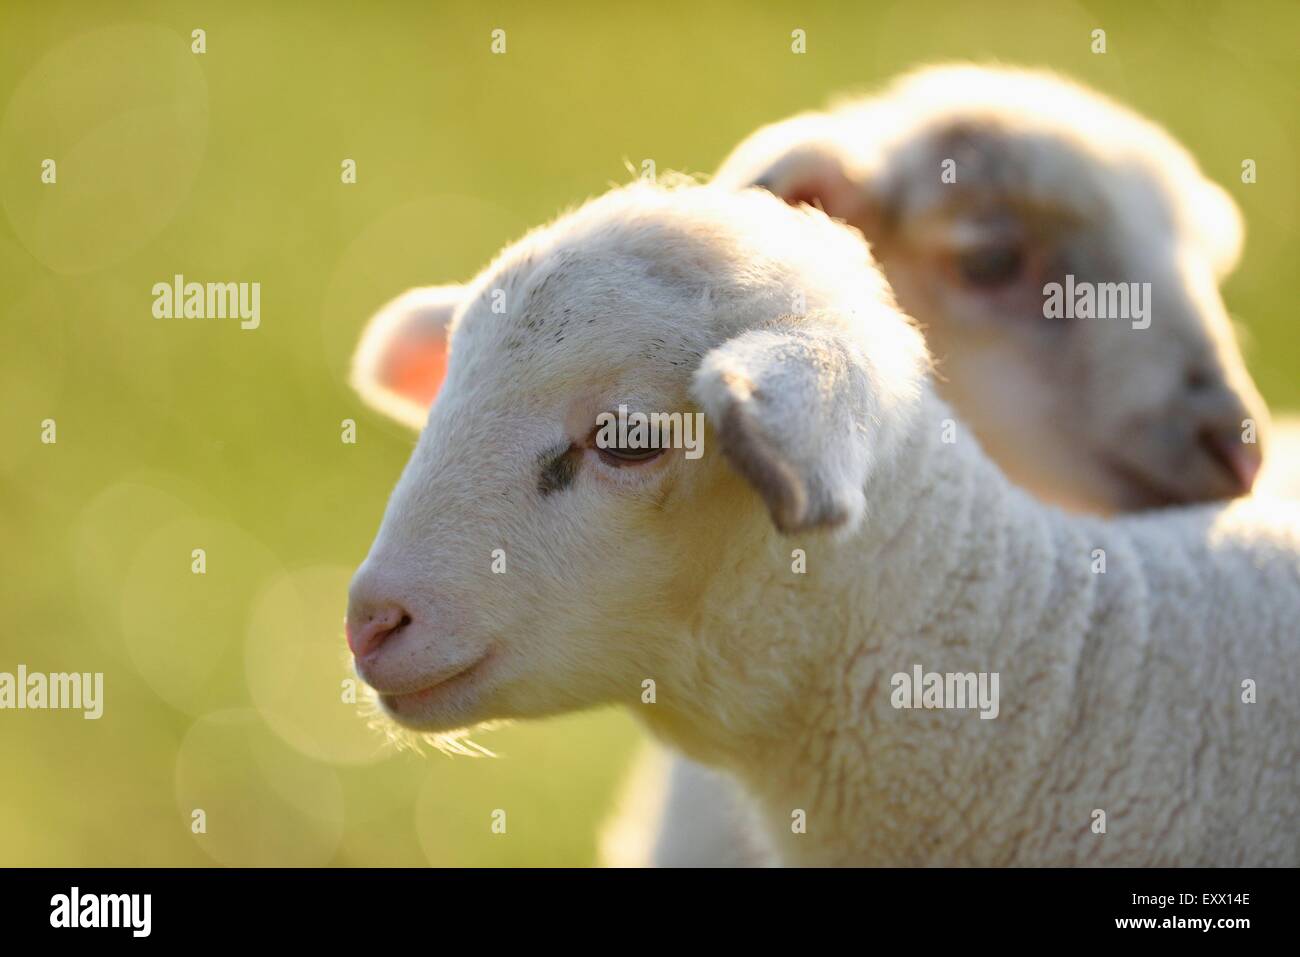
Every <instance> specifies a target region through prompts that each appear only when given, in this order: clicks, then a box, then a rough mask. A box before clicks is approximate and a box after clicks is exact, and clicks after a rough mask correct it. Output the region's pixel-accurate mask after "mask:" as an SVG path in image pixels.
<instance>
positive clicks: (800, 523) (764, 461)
mask: <svg viewBox="0 0 1300 957" xmlns="http://www.w3.org/2000/svg"><path fill="white" fill-rule="evenodd" d="M870 378H871V377H870V373H869V367H868V364H867V363H866V362H865V360H864V358H863V356H862V355H861V353H860V351H859V350H858V348H857V345H856V343H855V342H853V341H852V340H851V339H850V338H849V337H848V336H847V335H846V334H844V332H843V330H841V329H836V328H835V327H830V328H823V327H822V326H821V325H817V326H812V327H808V326H805V325H799V326H783V327H780V328H771V329H757V330H751V331H750V332H746V333H744V334H742V335H740V336H738V337H736V338H735V339H732V340H730V341H728V342H725V343H723V344H722V345H721V346H718V347H717V348H716V349H714V350H713V351H712V352H710V353H709V354H708V355H706V356H705V357H704V361H703V362H702V363H701V365H700V368H699V370H698V371H697V372H696V374H695V383H694V388H693V392H694V394H695V398H696V401H698V402H699V404H700V406H701V408H702V409H703V410H704V414H705V418H706V420H707V421H709V422H711V423H712V425H713V429H714V433H715V434H716V436H717V438H718V441H719V443H720V445H721V447H722V451H723V454H724V455H725V456H726V457H727V459H728V460H729V461H730V462H731V464H732V465H733V466H734V467H735V468H736V469H737V471H739V472H740V474H741V475H743V476H744V477H745V478H746V479H747V480H748V481H749V483H750V485H752V486H753V487H754V489H755V490H756V491H757V492H758V493H759V495H761V496H762V497H763V499H764V501H765V502H766V503H767V507H768V510H769V511H770V512H771V515H772V521H773V522H774V523H775V524H776V527H777V528H778V529H780V530H781V531H782V532H785V533H791V532H799V531H805V530H808V529H815V528H842V529H851V528H853V527H854V526H855V525H856V524H857V523H858V522H859V521H860V520H861V518H862V514H863V510H864V508H865V505H866V501H865V496H864V489H863V486H864V484H865V482H866V478H867V472H868V469H869V467H870V465H871V459H872V455H871V447H870V445H869V443H868V436H867V428H868V424H869V423H870V422H872V421H873V420H875V419H876V416H875V409H874V399H873V395H872V390H871V388H870Z"/></svg>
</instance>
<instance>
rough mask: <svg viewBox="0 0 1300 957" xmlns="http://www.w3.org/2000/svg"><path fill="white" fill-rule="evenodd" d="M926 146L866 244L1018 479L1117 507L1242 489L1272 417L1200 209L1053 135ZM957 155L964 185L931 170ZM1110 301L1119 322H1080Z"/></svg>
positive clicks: (1139, 170) (1076, 500) (970, 415)
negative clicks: (1203, 237) (1247, 360)
mask: <svg viewBox="0 0 1300 957" xmlns="http://www.w3.org/2000/svg"><path fill="white" fill-rule="evenodd" d="M954 137H956V138H958V139H960V140H961V141H962V142H959V143H954V142H953V138H954ZM917 145H918V151H917V154H915V155H913V154H911V153H910V151H909V153H908V154H907V155H904V156H901V157H899V158H898V161H897V169H898V170H899V173H898V175H899V176H901V177H904V178H906V180H907V182H903V183H899V182H895V183H893V184H892V188H893V192H892V193H891V198H892V202H893V205H892V206H891V208H890V216H891V222H889V223H887V224H886V223H880V222H876V223H873V224H871V225H870V226H869V228H871V229H872V230H873V233H874V235H875V237H876V242H875V244H874V247H873V248H874V250H875V252H876V254H877V256H878V257H879V258H880V260H881V263H882V266H883V267H884V269H885V272H886V275H887V276H888V278H889V280H890V283H891V284H892V285H893V287H894V289H895V292H896V294H897V296H898V300H899V303H900V304H901V305H902V306H903V308H904V309H905V310H907V311H908V312H909V313H911V314H912V315H913V316H915V317H916V318H917V319H918V320H920V321H921V323H922V324H923V325H924V327H925V329H926V336H927V340H928V341H929V343H930V347H931V349H932V350H933V352H934V353H935V355H936V357H937V358H938V360H939V363H940V378H939V385H940V389H941V391H943V392H944V393H945V395H946V396H947V397H948V398H949V400H950V401H952V402H953V404H954V405H955V406H956V407H957V409H958V410H959V411H960V413H961V414H962V417H963V419H964V420H965V421H966V422H967V424H969V425H970V426H971V427H972V428H973V429H974V430H975V432H976V433H977V434H978V435H979V437H980V439H981V441H982V442H983V443H984V444H985V446H986V448H988V450H989V451H990V453H991V454H992V455H993V456H994V458H995V459H997V460H998V462H999V463H1000V464H1001V465H1002V466H1003V468H1004V469H1005V470H1006V471H1007V473H1008V474H1009V475H1010V477H1011V478H1012V479H1013V480H1015V481H1017V482H1018V483H1020V484H1022V485H1025V486H1027V487H1029V488H1030V489H1032V490H1034V491H1035V492H1037V493H1038V494H1039V495H1040V496H1042V497H1045V498H1049V499H1052V500H1056V501H1064V502H1066V503H1068V504H1073V505H1078V506H1084V507H1087V506H1092V507H1098V506H1100V507H1102V508H1107V509H1121V510H1123V509H1135V508H1143V507H1150V506H1154V505H1162V504H1168V503H1177V502H1190V501H1201V500H1207V499H1216V498H1228V497H1231V496H1234V495H1240V494H1243V493H1245V492H1247V491H1249V489H1250V487H1251V484H1252V482H1253V480H1254V477H1255V474H1256V472H1257V471H1258V468H1259V463H1260V449H1261V444H1260V440H1261V439H1262V431H1263V430H1264V428H1265V424H1266V415H1267V413H1266V411H1265V409H1264V406H1263V402H1262V400H1261V399H1260V396H1259V394H1258V392H1257V391H1256V389H1255V386H1254V383H1253V382H1252V380H1251V378H1250V376H1249V374H1248V373H1247V371H1246V369H1245V366H1244V364H1243V362H1242V359H1241V354H1240V352H1239V350H1238V349H1237V346H1236V343H1235V340H1234V336H1233V332H1232V329H1231V325H1230V322H1229V320H1228V316H1227V313H1226V311H1225V309H1224V305H1223V302H1222V299H1221V297H1220V295H1219V292H1218V289H1217V287H1216V284H1215V276H1216V263H1215V262H1214V261H1213V259H1212V257H1211V254H1210V251H1209V250H1207V249H1205V248H1204V247H1203V246H1202V245H1201V244H1200V243H1199V242H1198V241H1196V239H1195V237H1193V236H1190V235H1188V234H1187V232H1186V229H1185V226H1184V223H1183V222H1182V217H1184V216H1185V215H1186V211H1185V210H1184V209H1181V208H1180V206H1185V205H1186V204H1188V203H1190V202H1193V201H1194V200H1193V199H1192V198H1190V197H1183V198H1175V197H1172V196H1170V195H1169V194H1168V188H1169V187H1168V184H1167V183H1166V182H1165V181H1164V180H1163V179H1162V178H1161V177H1159V176H1158V175H1156V174H1155V173H1154V172H1153V171H1152V170H1151V169H1149V168H1145V167H1143V166H1136V165H1135V166H1131V167H1127V168H1116V167H1107V166H1105V165H1104V164H1103V163H1102V162H1101V160H1100V159H1099V158H1097V157H1095V156H1092V155H1089V154H1087V153H1086V152H1085V151H1083V150H1082V149H1080V148H1078V147H1077V146H1076V145H1075V144H1070V143H1067V142H1063V141H1060V140H1056V141H1051V140H1045V141H1041V142H1034V141H1032V140H1031V139H1025V138H1022V139H1020V140H1018V141H1014V142H1008V141H1006V140H1005V139H1002V138H1001V137H1000V136H998V135H996V134H990V133H987V132H984V133H972V132H971V131H969V130H962V131H957V132H954V131H948V132H947V133H945V134H936V135H935V137H933V139H931V140H928V141H924V142H922V143H919V144H917ZM1043 154H1046V155H1043ZM952 155H955V156H957V157H958V161H959V163H961V166H960V168H961V169H962V171H963V174H964V181H963V180H962V179H959V180H958V182H957V183H956V184H944V183H941V182H940V181H939V180H938V179H937V178H934V177H924V176H922V175H918V174H919V173H920V171H922V170H932V169H937V168H939V163H940V162H941V158H942V157H944V156H952ZM1049 156H1050V160H1049V159H1048V158H1047V157H1049ZM1035 177H1036V178H1037V180H1038V182H1036V183H1035V184H1034V187H1033V190H1032V191H1031V190H1030V189H1028V188H1027V186H1026V184H1027V183H1028V182H1030V181H1031V180H1032V179H1034V178H1035ZM1203 185H1204V188H1205V189H1206V190H1207V191H1209V190H1211V189H1215V187H1213V186H1212V185H1211V184H1209V183H1205V184H1203ZM1211 198H1212V199H1213V200H1217V199H1218V197H1213V196H1212V194H1211ZM1048 290H1059V297H1057V298H1054V296H1053V293H1050V292H1048ZM1112 291H1113V292H1112ZM1112 295H1114V296H1116V297H1119V296H1121V295H1122V296H1123V297H1124V300H1127V308H1126V309H1121V310H1120V312H1119V314H1118V315H1111V316H1108V317H1107V316H1097V317H1093V318H1086V317H1084V316H1081V315H1079V314H1078V313H1079V307H1080V296H1093V297H1095V298H1094V302H1096V303H1097V305H1096V307H1095V308H1096V309H1097V311H1099V312H1100V311H1102V310H1103V309H1108V308H1110V307H1111V306H1112V305H1120V306H1121V307H1122V306H1123V304H1124V300H1122V299H1120V298H1113V299H1112V298H1111V296H1112ZM1103 300H1104V301H1103ZM1058 306H1059V309H1058ZM1047 312H1050V313H1052V315H1046V314H1045V313H1047ZM1248 422H1253V423H1254V425H1253V426H1249V425H1248ZM1243 436H1245V437H1247V438H1251V437H1252V436H1253V438H1254V440H1255V441H1254V442H1253V444H1252V442H1249V441H1243Z"/></svg>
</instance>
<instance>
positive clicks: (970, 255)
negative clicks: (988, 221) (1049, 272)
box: [957, 244, 1025, 289]
mask: <svg viewBox="0 0 1300 957" xmlns="http://www.w3.org/2000/svg"><path fill="white" fill-rule="evenodd" d="M1024 266H1025V254H1024V250H1023V249H1021V248H1020V246H1018V245H1009V244H1003V245H996V246H980V247H978V248H976V249H972V250H970V251H969V252H965V253H962V254H961V255H960V256H959V257H958V259H957V268H958V269H959V270H960V271H961V277H962V279H963V280H965V281H966V283H968V284H969V285H972V286H977V287H979V288H981V289H992V288H995V287H997V286H1005V285H1006V284H1007V283H1009V282H1014V281H1015V280H1016V279H1017V278H1018V277H1019V276H1020V273H1021V271H1022V270H1023V269H1024Z"/></svg>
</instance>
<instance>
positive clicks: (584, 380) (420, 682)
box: [348, 185, 926, 730]
mask: <svg viewBox="0 0 1300 957" xmlns="http://www.w3.org/2000/svg"><path fill="white" fill-rule="evenodd" d="M439 295H440V293H439V292H436V291H435V292H433V293H431V294H430V303H428V304H427V308H426V307H424V306H420V305H419V303H418V302H414V301H413V300H410V299H408V300H407V302H406V308H407V310H408V312H409V317H410V321H409V322H405V323H404V322H402V321H400V320H398V319H394V318H393V315H392V312H391V310H390V312H389V313H388V314H387V315H386V316H384V317H382V318H381V319H380V320H379V326H378V327H377V328H376V330H375V331H372V332H371V333H369V334H368V335H367V336H366V339H365V344H364V346H363V348H362V349H361V350H360V353H359V360H358V366H357V368H356V376H357V379H358V381H357V384H358V385H359V386H360V387H361V388H362V389H363V391H364V392H365V393H367V394H369V395H374V394H375V390H376V389H380V390H381V391H383V392H386V393H388V394H389V396H390V398H391V396H392V395H399V396H400V394H401V393H402V392H403V390H404V389H408V388H409V389H413V390H414V394H413V395H411V396H410V398H411V400H412V401H413V403H418V402H419V401H420V400H419V396H420V395H422V394H426V393H427V392H428V391H429V387H428V383H418V384H413V383H411V382H409V381H408V380H406V379H403V377H402V376H401V375H398V373H399V372H400V371H401V370H402V369H404V368H407V367H409V366H410V365H411V364H412V363H414V364H415V365H416V366H417V367H420V366H421V365H423V366H424V367H429V368H433V367H436V365H437V363H436V362H432V363H423V364H422V363H421V362H420V360H418V359H410V360H409V361H408V362H406V363H402V362H393V361H388V360H386V359H385V358H384V357H385V356H386V355H391V354H393V352H394V350H396V351H407V352H409V351H410V350H412V349H418V348H421V346H420V344H421V343H424V344H425V345H426V346H428V345H429V344H430V343H436V339H437V337H436V336H433V335H430V334H429V333H430V329H433V328H436V327H438V326H439V321H438V319H437V317H438V316H439V315H441V316H443V317H445V316H446V314H447V310H446V309H442V310H440V309H439V308H438V307H437V303H436V302H435V301H433V300H436V298H437V297H438V296H439ZM416 298H417V299H418V296H417V297H416ZM413 302H414V306H413ZM452 311H454V316H453V317H452V319H451V322H450V328H451V333H450V342H451V349H450V361H449V362H448V364H447V375H446V379H445V381H444V382H443V383H442V387H441V389H440V391H439V393H438V398H437V401H436V402H435V403H434V405H433V407H432V409H431V410H430V412H429V415H428V419H427V422H426V424H425V426H424V429H423V432H422V433H421V435H420V438H419V442H418V444H417V446H416V448H415V451H414V453H413V454H412V456H411V459H410V462H409V463H408V464H407V466H406V468H405V470H404V472H403V474H402V476H401V479H400V480H399V482H398V484H397V487H396V489H395V491H394V492H393V494H392V498H391V500H390V502H389V504H388V508H387V511H386V512H385V515H384V519H383V522H382V525H381V528H380V530H379V533H378V535H377V537H376V539H375V542H374V544H373V546H372V548H371V551H370V554H369V555H368V557H367V558H366V560H365V562H364V564H363V565H362V567H361V568H360V569H359V570H358V572H357V574H356V577H355V579H354V581H353V584H352V590H351V595H350V607H349V610H348V637H349V644H350V645H351V647H352V649H353V652H354V654H355V656H356V662H357V668H358V672H359V673H360V674H361V676H362V677H363V678H364V679H365V680H366V681H367V682H368V683H369V684H370V685H371V686H372V687H374V688H375V689H376V690H377V691H378V692H379V693H380V696H381V701H382V703H383V706H384V708H385V710H386V711H387V712H388V713H389V714H390V715H392V716H393V717H394V718H395V719H396V720H397V721H398V722H400V723H402V724H405V725H407V726H409V727H412V728H418V729H426V730H447V729H452V728H458V727H463V726H466V725H470V724H474V723H477V722H480V721H485V720H491V719H500V718H510V717H524V716H539V715H545V714H549V713H553V712H557V711H563V710H568V709H572V708H577V707H583V706H588V705H593V704H598V703H602V702H610V701H615V700H632V699H634V698H635V696H636V695H637V694H639V693H640V691H641V682H642V680H643V679H644V678H645V676H647V675H662V674H664V673H665V672H666V671H667V670H671V669H672V668H673V667H678V666H680V665H681V663H682V662H688V661H689V660H690V659H691V658H692V657H696V656H695V655H693V654H692V652H691V650H690V649H685V648H682V647H677V646H674V644H673V640H674V639H673V638H672V636H673V635H684V634H687V633H689V632H690V630H691V627H692V624H691V622H692V616H694V615H696V614H698V612H699V604H700V602H699V600H698V599H699V596H700V595H701V594H702V592H703V591H704V590H705V589H708V588H710V586H711V582H712V581H713V579H714V576H715V575H716V574H718V572H719V569H722V568H724V567H727V566H728V565H734V563H735V562H736V560H737V556H743V555H746V554H753V550H754V549H755V548H757V547H759V546H760V545H761V543H762V541H763V539H764V538H765V537H768V538H770V537H772V536H775V535H776V534H778V532H777V529H780V530H783V531H792V530H804V531H806V530H812V529H819V528H836V529H840V530H845V529H849V528H852V527H853V526H854V524H855V523H856V522H857V521H858V520H859V518H860V516H861V515H862V513H863V510H864V502H863V485H864V479H865V477H866V475H867V470H868V469H869V467H870V466H871V464H872V462H873V461H876V460H878V459H879V457H881V456H886V455H889V454H891V448H892V445H891V443H893V442H896V441H897V440H898V439H897V436H896V435H895V434H894V433H892V432H891V431H890V430H888V429H874V428H873V431H872V434H870V435H868V434H867V429H868V428H872V426H871V425H870V423H874V422H881V421H891V420H894V419H896V418H897V416H896V415H895V414H894V412H895V411H897V410H898V409H901V408H902V407H906V406H909V405H910V404H911V403H913V402H915V401H916V396H917V394H918V390H919V388H920V385H919V384H920V381H921V376H922V373H921V369H922V366H923V364H924V363H925V361H926V355H925V350H924V343H923V341H922V339H921V336H920V334H919V333H918V332H916V331H915V330H914V328H913V327H912V326H911V325H910V324H909V323H908V322H907V321H906V320H905V319H904V318H903V317H902V316H901V314H899V313H898V312H897V311H896V309H895V307H893V305H892V303H891V302H890V300H889V296H888V293H887V291H886V288H885V286H884V284H883V281H882V280H881V278H880V277H879V274H878V271H877V270H876V269H875V268H874V266H873V265H872V263H871V261H870V256H869V253H868V252H867V250H866V247H865V246H864V245H863V244H862V243H861V240H860V238H858V237H857V236H856V234H854V233H853V232H852V231H851V230H849V229H847V228H845V227H843V226H840V225H838V224H835V223H833V222H832V221H830V220H829V219H827V218H826V217H825V216H823V215H822V214H821V213H818V212H816V211H814V210H795V209H793V208H791V207H789V206H786V205H785V204H783V203H781V202H780V201H779V200H777V199H775V198H773V197H772V196H770V195H768V194H766V193H763V192H761V191H757V190H752V191H748V192H746V193H733V192H730V191H724V190H715V189H712V188H710V187H698V186H681V187H677V188H662V187H653V186H644V185H642V186H633V187H627V188H624V189H621V190H617V191H615V192H613V193H610V194H608V195H606V196H604V197H602V198H600V199H597V200H594V201H592V202H591V203H589V204H587V205H586V206H584V207H583V208H581V209H579V210H578V211H576V212H575V213H572V214H570V215H568V216H566V217H564V218H562V219H560V220H559V221H558V222H556V223H555V224H553V225H551V226H549V227H547V228H544V229H542V230H539V231H537V232H535V233H533V234H531V235H530V236H528V237H526V238H525V239H524V240H522V241H521V242H519V243H518V244H516V245H515V246H514V247H512V248H510V249H508V250H507V251H506V252H505V253H504V254H503V255H502V256H501V257H499V258H498V259H497V261H496V262H495V263H494V264H493V265H492V266H490V267H489V268H488V269H487V270H486V271H485V272H484V273H483V274H482V275H481V276H480V277H479V278H478V279H477V280H476V281H474V282H473V283H472V284H471V285H469V286H468V287H466V289H465V292H464V298H463V301H462V302H461V303H460V304H459V305H458V306H456V308H455V309H454V310H452ZM873 328H878V329H884V330H885V334H884V335H882V336H880V341H873V342H871V344H870V345H869V346H868V345H867V338H868V335H869V333H870V331H871V330H872V329H873ZM437 347H438V348H441V347H440V346H437ZM390 373H391V375H392V378H391V379H386V380H384V381H378V382H377V381H373V379H372V377H374V376H379V377H381V378H383V377H385V376H387V375H389V374H390ZM620 406H626V407H627V409H628V416H627V417H626V418H627V420H630V423H631V424H632V425H633V427H634V421H635V413H647V414H648V413H655V412H659V413H669V414H671V413H680V414H682V416H684V417H689V416H693V415H694V414H696V413H699V414H700V415H701V416H702V418H703V423H704V424H705V426H706V428H707V433H706V435H695V436H694V439H695V440H702V441H703V442H704V445H703V447H702V452H703V454H702V455H698V454H697V453H696V451H695V450H693V449H691V448H687V447H670V448H664V445H665V444H668V443H669V442H672V441H673V440H676V439H688V438H690V437H689V436H687V435H685V434H684V433H685V429H683V430H681V431H677V430H676V429H673V430H672V431H671V432H670V433H669V434H668V435H667V436H663V434H662V433H660V435H661V440H660V441H659V442H658V443H656V445H657V447H652V448H649V449H646V448H636V447H633V444H634V441H628V442H626V443H622V442H621V440H617V439H615V440H614V442H613V444H612V445H610V444H609V443H608V442H606V441H605V437H602V434H601V433H602V431H603V430H604V429H605V428H606V425H605V420H603V419H602V418H601V414H602V413H611V412H612V413H617V410H618V409H619V407H620ZM383 407H384V409H385V410H386V411H392V403H391V402H390V401H388V400H387V399H385V400H384V402H383ZM891 407H895V408H891ZM690 421H691V420H690V419H688V418H684V419H683V423H684V424H689V423H690ZM609 435H610V433H608V432H607V433H605V436H606V437H608V436H609ZM665 438H666V439H667V440H668V442H665V441H663V439H665ZM678 444H679V445H685V444H686V443H685V442H678ZM715 446H716V447H715ZM695 448H696V449H701V447H700V446H698V445H696V447H695ZM764 505H766V508H765V507H764Z"/></svg>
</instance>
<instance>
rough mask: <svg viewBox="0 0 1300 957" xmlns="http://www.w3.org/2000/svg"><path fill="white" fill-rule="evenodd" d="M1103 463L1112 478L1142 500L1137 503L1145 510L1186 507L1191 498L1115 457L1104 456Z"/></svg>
mask: <svg viewBox="0 0 1300 957" xmlns="http://www.w3.org/2000/svg"><path fill="white" fill-rule="evenodd" d="M1102 463H1103V464H1104V465H1105V466H1106V468H1107V470H1108V471H1109V472H1110V473H1111V475H1112V476H1114V477H1115V478H1117V479H1119V480H1120V482H1122V483H1123V485H1124V487H1125V489H1126V490H1127V491H1129V492H1132V493H1134V495H1135V496H1136V497H1138V498H1139V499H1140V501H1139V502H1138V503H1137V504H1138V505H1140V506H1142V507H1144V508H1161V507H1164V506H1169V505H1185V504H1187V503H1188V502H1189V501H1190V497H1189V496H1188V495H1187V494H1186V493H1185V492H1182V491H1179V490H1178V489H1175V488H1171V487H1170V486H1168V485H1166V484H1165V483H1164V482H1163V481H1162V480H1161V479H1158V478H1155V477H1153V476H1151V475H1149V474H1148V473H1146V472H1144V471H1142V470H1140V469H1137V468H1135V467H1134V466H1132V465H1129V464H1127V463H1126V462H1122V461H1120V459H1118V458H1115V457H1113V456H1109V455H1106V456H1102Z"/></svg>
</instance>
